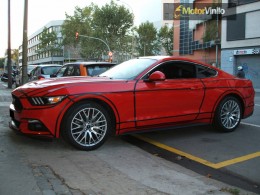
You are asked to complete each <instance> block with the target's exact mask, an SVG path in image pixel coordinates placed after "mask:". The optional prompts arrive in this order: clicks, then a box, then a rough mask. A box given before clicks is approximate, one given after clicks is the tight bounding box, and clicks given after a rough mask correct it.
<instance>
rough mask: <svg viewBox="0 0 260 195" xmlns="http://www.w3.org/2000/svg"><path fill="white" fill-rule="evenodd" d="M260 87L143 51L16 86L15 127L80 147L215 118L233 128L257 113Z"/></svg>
mask: <svg viewBox="0 0 260 195" xmlns="http://www.w3.org/2000/svg"><path fill="white" fill-rule="evenodd" d="M254 95H255V92H254V88H253V85H252V82H251V81H250V80H248V79H241V78H237V77H235V76H233V75H231V74H228V73H226V72H224V71H222V70H220V69H218V68H215V67H213V66H211V65H207V64H204V63H201V62H198V61H194V60H190V59H186V58H176V57H167V56H153V57H141V58H138V59H132V60H129V61H126V62H123V63H121V64H118V65H116V66H114V67H113V68H111V69H109V70H108V71H106V72H104V73H102V74H100V75H98V76H94V77H81V76H79V77H64V78H62V77H61V78H50V79H44V80H37V81H32V82H29V83H27V84H25V85H23V86H20V87H18V88H16V89H14V90H13V91H12V98H13V101H12V103H11V105H10V117H11V120H10V128H12V129H14V130H17V131H19V132H21V133H23V134H27V135H34V136H45V137H52V138H59V137H61V136H62V135H63V136H64V138H65V139H66V140H67V141H68V142H69V143H71V144H72V145H73V146H75V147H76V148H78V149H81V150H93V149H96V148H98V147H100V146H101V145H102V144H103V143H104V142H105V140H106V139H107V137H108V136H109V135H121V134H126V133H137V132H143V131H152V130H158V131H160V130H163V129H169V128H173V127H180V126H188V125H195V124H196V125H202V124H212V125H213V126H214V127H215V128H216V129H219V130H221V131H224V132H231V131H233V130H235V129H236V128H237V127H238V126H239V124H240V121H241V119H243V118H246V117H249V116H250V115H252V113H253V111H254Z"/></svg>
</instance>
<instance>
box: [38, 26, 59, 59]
mask: <svg viewBox="0 0 260 195" xmlns="http://www.w3.org/2000/svg"><path fill="white" fill-rule="evenodd" d="M39 40H40V45H39V48H38V50H37V53H38V54H41V53H48V52H50V56H54V55H55V53H56V52H61V48H62V46H61V44H60V43H59V39H58V36H57V34H56V32H55V31H53V30H52V29H48V28H47V27H44V29H43V31H42V33H41V35H40V38H39Z"/></svg>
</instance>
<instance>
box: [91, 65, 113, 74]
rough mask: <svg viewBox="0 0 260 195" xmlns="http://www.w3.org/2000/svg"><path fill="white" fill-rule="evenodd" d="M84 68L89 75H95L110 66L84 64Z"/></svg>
mask: <svg viewBox="0 0 260 195" xmlns="http://www.w3.org/2000/svg"><path fill="white" fill-rule="evenodd" d="M86 68H87V73H88V75H89V76H95V75H100V74H101V73H103V72H105V71H107V70H108V69H109V68H111V66H106V65H102V66H100V65H93V66H86Z"/></svg>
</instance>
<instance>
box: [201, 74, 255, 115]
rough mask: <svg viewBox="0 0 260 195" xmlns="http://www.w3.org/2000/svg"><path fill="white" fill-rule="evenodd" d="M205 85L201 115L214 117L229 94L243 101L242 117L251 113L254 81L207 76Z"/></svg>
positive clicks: (204, 81) (203, 80)
mask: <svg viewBox="0 0 260 195" xmlns="http://www.w3.org/2000/svg"><path fill="white" fill-rule="evenodd" d="M202 82H203V83H204V86H205V97H204V101H203V104H202V106H201V109H200V113H201V116H200V117H202V115H203V116H204V117H210V118H211V119H213V117H214V112H215V110H216V108H217V106H218V105H219V103H220V101H221V100H222V99H223V98H224V97H226V96H229V95H232V96H235V97H237V98H238V99H239V100H240V101H241V105H242V109H243V114H242V117H243V118H244V117H246V116H248V115H250V113H251V112H252V111H253V107H254V94H255V92H254V89H253V86H252V82H251V81H250V80H246V79H236V78H217V77H216V78H214V79H212V78H206V79H202Z"/></svg>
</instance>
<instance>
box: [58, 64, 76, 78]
mask: <svg viewBox="0 0 260 195" xmlns="http://www.w3.org/2000/svg"><path fill="white" fill-rule="evenodd" d="M62 76H80V70H79V66H78V65H68V66H67V67H66V70H65V71H64V74H63V75H62Z"/></svg>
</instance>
